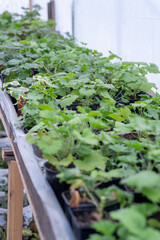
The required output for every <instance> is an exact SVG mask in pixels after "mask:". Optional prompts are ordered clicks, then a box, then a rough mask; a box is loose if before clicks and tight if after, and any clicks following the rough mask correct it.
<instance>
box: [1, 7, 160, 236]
mask: <svg viewBox="0 0 160 240" xmlns="http://www.w3.org/2000/svg"><path fill="white" fill-rule="evenodd" d="M38 8H39V7H38V6H35V9H34V11H33V13H29V12H28V11H27V10H26V9H25V15H23V16H21V18H18V19H16V20H15V18H17V16H12V15H11V14H9V13H8V12H5V13H3V14H2V15H1V16H0V28H1V37H0V41H1V46H0V70H1V78H2V79H3V82H4V83H3V88H4V89H7V91H8V93H9V94H10V95H11V96H12V98H13V101H14V104H15V107H16V110H17V112H18V115H19V117H18V122H17V125H18V126H19V127H22V128H23V129H24V131H25V132H26V133H27V136H26V137H27V141H28V142H29V143H31V144H34V145H36V146H38V147H39V148H40V150H41V151H42V153H43V158H44V159H47V160H48V162H47V163H45V166H44V167H45V172H46V177H47V179H48V181H49V183H50V184H51V186H52V188H53V189H54V191H55V193H56V195H57V197H58V199H59V201H60V203H61V205H62V207H63V209H64V211H65V213H66V216H67V217H68V219H69V221H70V223H71V226H72V228H73V230H74V233H75V235H76V238H77V239H83V240H84V239H87V238H89V240H103V239H105V240H114V239H121V240H143V239H145V240H147V239H152V238H153V239H155V240H158V239H159V238H160V232H159V229H160V222H159V220H160V219H159V216H160V215H159V214H160V212H159V203H160V181H159V180H160V174H159V171H160V168H159V166H160V165H159V163H160V158H159V152H160V150H159V149H160V127H159V126H160V120H159V117H160V106H159V100H160V96H159V94H155V95H154V96H152V95H153V93H152V88H153V87H154V88H156V86H155V84H152V83H149V82H148V81H147V78H146V76H147V74H148V73H159V70H158V67H157V66H156V65H155V64H147V63H144V62H123V61H122V59H121V58H119V57H118V56H117V55H115V54H113V53H111V52H110V53H109V56H108V57H103V55H102V54H101V53H98V52H97V51H95V50H94V51H93V50H90V49H88V48H87V47H86V46H85V44H84V43H82V46H79V45H77V44H76V43H75V40H74V39H73V38H72V37H71V36H69V35H68V36H67V37H66V38H64V37H63V36H61V35H60V34H58V33H56V32H54V31H53V29H52V28H53V26H54V22H52V21H48V22H43V21H41V20H40V19H38V18H37V15H38Z"/></svg>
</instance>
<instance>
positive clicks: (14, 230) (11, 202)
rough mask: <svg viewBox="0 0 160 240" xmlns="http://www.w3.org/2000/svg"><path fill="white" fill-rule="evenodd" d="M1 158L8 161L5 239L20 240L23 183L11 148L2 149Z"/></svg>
mask: <svg viewBox="0 0 160 240" xmlns="http://www.w3.org/2000/svg"><path fill="white" fill-rule="evenodd" d="M2 158H3V160H5V161H9V171H8V212H7V240H22V224H23V184H22V180H21V176H20V173H19V170H18V167H17V163H16V161H15V158H14V155H13V152H12V149H9V148H8V149H2Z"/></svg>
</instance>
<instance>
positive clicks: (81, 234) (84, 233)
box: [69, 208, 95, 240]
mask: <svg viewBox="0 0 160 240" xmlns="http://www.w3.org/2000/svg"><path fill="white" fill-rule="evenodd" d="M92 212H95V210H94V209H85V208H82V209H70V210H69V213H70V216H71V226H72V229H73V232H74V235H75V237H76V239H77V240H85V239H87V238H88V237H89V235H90V234H93V233H95V230H94V229H92V228H91V226H90V225H89V224H86V225H84V226H82V225H81V224H80V223H79V221H78V219H77V217H82V218H83V215H84V214H86V213H87V214H91V213H92Z"/></svg>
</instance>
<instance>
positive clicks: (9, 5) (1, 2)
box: [0, 0, 49, 20]
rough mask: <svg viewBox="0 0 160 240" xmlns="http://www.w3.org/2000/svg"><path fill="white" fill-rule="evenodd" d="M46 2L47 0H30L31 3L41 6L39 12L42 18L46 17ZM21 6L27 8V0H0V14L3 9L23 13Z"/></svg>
mask: <svg viewBox="0 0 160 240" xmlns="http://www.w3.org/2000/svg"><path fill="white" fill-rule="evenodd" d="M48 2H49V0H32V3H33V5H34V4H39V5H40V6H41V7H42V10H41V11H40V14H41V18H42V19H43V20H47V19H48V12H47V3H48ZM22 7H25V8H28V7H29V0H0V14H1V13H3V12H4V11H9V12H11V13H18V14H22V13H23V10H22Z"/></svg>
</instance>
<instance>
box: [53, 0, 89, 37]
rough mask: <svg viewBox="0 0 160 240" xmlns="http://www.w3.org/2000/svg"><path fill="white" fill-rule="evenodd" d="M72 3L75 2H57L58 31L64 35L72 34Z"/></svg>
mask: <svg viewBox="0 0 160 240" xmlns="http://www.w3.org/2000/svg"><path fill="white" fill-rule="evenodd" d="M86 1H88V0H86ZM72 2H73V0H55V9H56V12H55V17H56V23H57V25H56V30H57V31H60V32H61V33H62V34H65V33H66V32H69V33H70V34H72Z"/></svg>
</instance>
